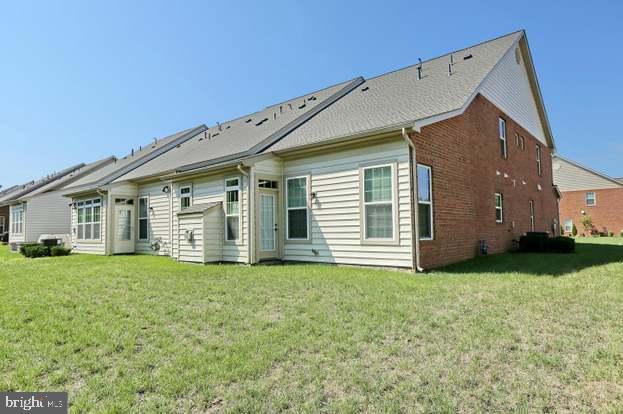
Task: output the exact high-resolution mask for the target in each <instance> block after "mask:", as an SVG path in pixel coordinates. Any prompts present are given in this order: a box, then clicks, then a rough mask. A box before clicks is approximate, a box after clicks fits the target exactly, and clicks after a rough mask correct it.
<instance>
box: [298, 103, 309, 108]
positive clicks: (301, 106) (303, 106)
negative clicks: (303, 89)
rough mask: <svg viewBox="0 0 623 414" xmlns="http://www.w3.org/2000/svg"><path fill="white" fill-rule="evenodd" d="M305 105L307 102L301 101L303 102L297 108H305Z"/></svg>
mask: <svg viewBox="0 0 623 414" xmlns="http://www.w3.org/2000/svg"><path fill="white" fill-rule="evenodd" d="M306 106H307V104H306V103H305V102H303V104H302V105H300V106H299V109H303V108H305V107H306Z"/></svg>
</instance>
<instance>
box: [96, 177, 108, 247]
mask: <svg viewBox="0 0 623 414" xmlns="http://www.w3.org/2000/svg"><path fill="white" fill-rule="evenodd" d="M95 192H96V193H97V195H99V196H100V197H101V198H102V201H103V200H106V234H105V236H104V255H105V256H108V255H109V251H110V252H112V250H111V246H109V243H108V240H109V236H110V225H111V220H112V219H111V212H110V210H111V207H110V200H109V199H108V194H106V193H104V192H102V191H101V190H100V189H99V188H98V189H96V190H95Z"/></svg>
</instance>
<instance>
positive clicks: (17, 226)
mask: <svg viewBox="0 0 623 414" xmlns="http://www.w3.org/2000/svg"><path fill="white" fill-rule="evenodd" d="M23 232H24V207H23V205H22V206H19V207H15V208H13V209H12V211H11V233H13V234H22V233H23Z"/></svg>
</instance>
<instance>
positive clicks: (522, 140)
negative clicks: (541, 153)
mask: <svg viewBox="0 0 623 414" xmlns="http://www.w3.org/2000/svg"><path fill="white" fill-rule="evenodd" d="M519 147H520V148H521V150H522V151H525V150H526V139H525V138H524V137H523V135H521V136H520V137H519Z"/></svg>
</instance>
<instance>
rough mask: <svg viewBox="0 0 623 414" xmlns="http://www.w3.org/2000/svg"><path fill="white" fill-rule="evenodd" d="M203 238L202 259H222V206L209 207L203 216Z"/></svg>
mask: <svg viewBox="0 0 623 414" xmlns="http://www.w3.org/2000/svg"><path fill="white" fill-rule="evenodd" d="M204 231H205V234H206V235H207V236H208V237H207V239H206V240H205V249H204V260H205V262H206V263H209V262H220V261H222V260H223V239H224V234H225V222H224V212H223V208H222V206H218V207H214V208H211V209H209V210H208V211H207V212H206V214H205V217H204Z"/></svg>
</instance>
